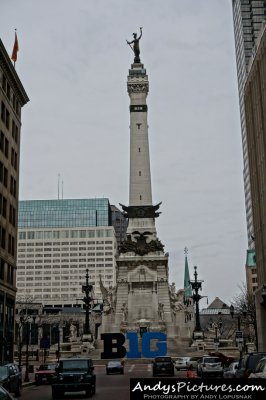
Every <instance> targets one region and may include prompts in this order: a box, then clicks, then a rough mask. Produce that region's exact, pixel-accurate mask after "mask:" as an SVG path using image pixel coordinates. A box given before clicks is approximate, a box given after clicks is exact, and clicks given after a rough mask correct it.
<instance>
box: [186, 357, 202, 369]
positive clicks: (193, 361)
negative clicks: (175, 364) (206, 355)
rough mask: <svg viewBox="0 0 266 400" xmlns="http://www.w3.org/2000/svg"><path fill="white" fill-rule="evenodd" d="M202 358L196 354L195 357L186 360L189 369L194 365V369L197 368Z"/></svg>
mask: <svg viewBox="0 0 266 400" xmlns="http://www.w3.org/2000/svg"><path fill="white" fill-rule="evenodd" d="M200 359H201V356H194V357H189V360H188V361H187V362H186V364H187V369H188V368H189V367H190V366H192V368H193V369H195V370H196V369H197V366H198V362H199V360H200Z"/></svg>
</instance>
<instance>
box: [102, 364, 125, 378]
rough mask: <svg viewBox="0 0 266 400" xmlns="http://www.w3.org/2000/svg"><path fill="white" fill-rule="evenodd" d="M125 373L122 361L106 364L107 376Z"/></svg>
mask: <svg viewBox="0 0 266 400" xmlns="http://www.w3.org/2000/svg"><path fill="white" fill-rule="evenodd" d="M123 373H124V365H123V364H122V363H121V361H108V363H107V364H106V375H109V374H121V375H122V374H123Z"/></svg>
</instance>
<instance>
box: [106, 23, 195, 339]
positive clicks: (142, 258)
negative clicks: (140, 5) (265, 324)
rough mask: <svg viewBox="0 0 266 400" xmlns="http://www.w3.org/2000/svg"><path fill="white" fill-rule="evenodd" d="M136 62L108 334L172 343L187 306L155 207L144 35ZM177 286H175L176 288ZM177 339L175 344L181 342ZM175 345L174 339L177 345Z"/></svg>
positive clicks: (184, 332)
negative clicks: (151, 336) (122, 235)
mask: <svg viewBox="0 0 266 400" xmlns="http://www.w3.org/2000/svg"><path fill="white" fill-rule="evenodd" d="M133 37H134V39H133V40H132V41H131V42H127V43H128V44H129V45H130V47H131V44H133V48H132V47H131V48H132V50H133V51H134V63H133V64H132V65H131V68H130V70H129V75H128V78H127V91H128V94H129V98H130V106H129V111H130V178H129V205H128V206H124V205H122V204H121V207H122V209H123V211H124V214H125V216H126V217H127V218H128V228H127V234H126V240H125V241H124V242H123V243H122V244H121V245H120V247H119V249H118V255H117V281H116V287H115V288H111V289H110V290H107V289H106V288H104V287H103V285H102V294H103V300H104V314H103V326H102V332H122V333H126V332H128V331H130V332H132V331H135V332H138V333H139V334H140V336H141V335H142V334H143V333H145V332H148V331H160V332H164V333H166V334H167V338H168V341H169V340H170V341H171V339H172V342H173V341H174V342H175V341H176V340H177V339H178V338H179V339H180V338H181V336H183V337H188V336H189V332H188V328H189V327H188V325H189V324H185V322H184V321H185V319H186V316H185V314H186V313H187V309H186V307H185V306H183V299H181V301H180V298H178V296H177V294H176V293H175V290H174V291H173V290H171V289H170V286H169V282H168V253H165V252H164V245H163V244H162V243H161V242H160V240H159V239H158V237H157V231H156V226H155V221H156V218H157V217H159V214H160V212H159V211H158V210H159V207H160V204H161V203H159V204H157V205H153V202H152V188H151V172H150V155H149V138H148V121H147V115H148V106H147V102H146V99H147V95H148V92H149V81H148V76H147V74H146V69H145V68H144V65H143V64H142V63H141V61H140V48H139V40H140V38H141V37H142V28H140V35H139V37H137V34H136V33H134V34H133ZM171 288H173V285H172V286H171ZM176 344H177V343H175V345H176ZM173 345H174V343H173Z"/></svg>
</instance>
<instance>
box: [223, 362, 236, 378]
mask: <svg viewBox="0 0 266 400" xmlns="http://www.w3.org/2000/svg"><path fill="white" fill-rule="evenodd" d="M237 367H238V361H234V362H232V363H231V364H230V365H229V367H226V368H224V378H235V377H236V370H237Z"/></svg>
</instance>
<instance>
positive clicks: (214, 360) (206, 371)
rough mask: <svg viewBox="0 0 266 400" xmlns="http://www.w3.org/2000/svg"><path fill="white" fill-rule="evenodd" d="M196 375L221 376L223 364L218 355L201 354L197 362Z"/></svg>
mask: <svg viewBox="0 0 266 400" xmlns="http://www.w3.org/2000/svg"><path fill="white" fill-rule="evenodd" d="M197 375H198V376H200V377H201V378H203V377H206V376H223V366H222V362H221V360H220V359H219V357H211V356H203V357H202V359H201V360H200V361H199V362H198V367H197Z"/></svg>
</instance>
